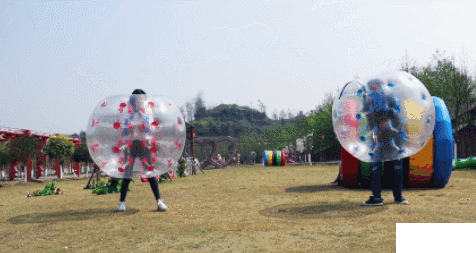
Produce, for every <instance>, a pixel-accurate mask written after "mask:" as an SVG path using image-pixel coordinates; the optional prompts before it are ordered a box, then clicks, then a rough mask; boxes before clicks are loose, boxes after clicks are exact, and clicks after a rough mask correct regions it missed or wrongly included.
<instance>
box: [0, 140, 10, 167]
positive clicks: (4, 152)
mask: <svg viewBox="0 0 476 253" xmlns="http://www.w3.org/2000/svg"><path fill="white" fill-rule="evenodd" d="M9 146H10V142H9V141H7V142H4V143H1V144H0V167H1V168H3V167H4V166H8V164H10V147H9Z"/></svg>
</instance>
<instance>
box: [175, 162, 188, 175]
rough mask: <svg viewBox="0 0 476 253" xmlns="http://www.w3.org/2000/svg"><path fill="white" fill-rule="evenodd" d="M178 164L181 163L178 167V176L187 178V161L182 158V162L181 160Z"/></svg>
mask: <svg viewBox="0 0 476 253" xmlns="http://www.w3.org/2000/svg"><path fill="white" fill-rule="evenodd" d="M178 163H179V165H178V167H177V175H178V176H179V177H185V176H187V173H186V170H187V165H186V163H185V159H184V158H183V157H182V158H180V160H179V162H178Z"/></svg>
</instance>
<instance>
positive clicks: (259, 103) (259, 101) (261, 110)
mask: <svg viewBox="0 0 476 253" xmlns="http://www.w3.org/2000/svg"><path fill="white" fill-rule="evenodd" d="M258 106H259V110H260V112H262V113H266V106H265V105H264V104H263V102H261V100H259V99H258Z"/></svg>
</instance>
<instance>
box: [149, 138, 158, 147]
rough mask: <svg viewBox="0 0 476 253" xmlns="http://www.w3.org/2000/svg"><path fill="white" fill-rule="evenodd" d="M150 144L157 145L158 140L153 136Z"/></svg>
mask: <svg viewBox="0 0 476 253" xmlns="http://www.w3.org/2000/svg"><path fill="white" fill-rule="evenodd" d="M150 145H152V146H155V145H157V140H156V139H155V138H152V140H150Z"/></svg>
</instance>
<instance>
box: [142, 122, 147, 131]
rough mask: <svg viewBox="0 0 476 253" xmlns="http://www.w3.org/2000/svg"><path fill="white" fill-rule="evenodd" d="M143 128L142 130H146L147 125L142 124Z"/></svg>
mask: <svg viewBox="0 0 476 253" xmlns="http://www.w3.org/2000/svg"><path fill="white" fill-rule="evenodd" d="M141 128H142V130H145V129H146V128H147V124H146V123H145V122H142V125H141Z"/></svg>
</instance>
